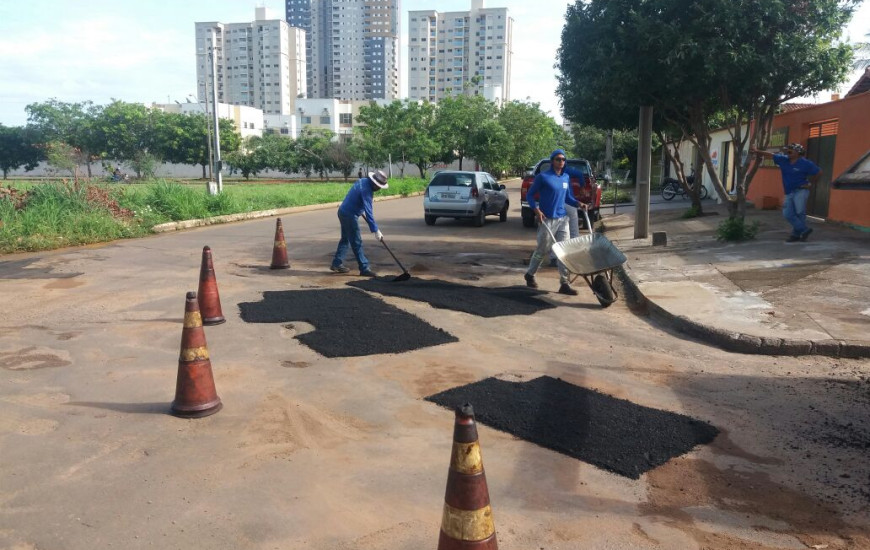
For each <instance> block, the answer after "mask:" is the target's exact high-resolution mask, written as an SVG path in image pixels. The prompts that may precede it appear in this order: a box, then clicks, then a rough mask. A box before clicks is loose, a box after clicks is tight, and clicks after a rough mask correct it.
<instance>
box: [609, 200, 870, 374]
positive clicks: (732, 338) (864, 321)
mask: <svg viewBox="0 0 870 550" xmlns="http://www.w3.org/2000/svg"><path fill="white" fill-rule="evenodd" d="M705 210H706V211H707V215H705V216H703V217H698V218H692V219H683V218H682V213H683V210H682V209H679V210H664V211H654V212H651V214H650V232H649V235H650V237H649V238H647V239H637V240H635V239H634V219H633V216H632V215H631V214H618V215H616V216H612V215H611V216H608V217H605V219H604V226H605V234H606V235H607V236H608V237H609V238H610V239H611V240H612V241H614V242H615V243H616V244H617V246H618V247H619V248H620V249H621V250H622V251H623V252H624V253H625V255H626V256H627V258H628V262H627V264H626V269H625V275H626V277H624V278H623V280H624V282H625V284H626V287H627V291H628V294H629V295H630V297H633V298H634V299H635V300H636V301H637V302H639V303H640V304H641V305H642V306H645V307H646V308H648V310H649V312H650V314H651V315H653V316H655V317H658V318H660V319H662V320H665V321H667V322H668V323H669V325H670V326H671V327H672V328H674V329H676V330H677V331H679V332H681V333H684V334H688V335H690V336H692V337H695V338H698V339H700V340H703V341H706V342H708V343H711V344H715V345H718V346H720V347H723V348H725V349H728V350H731V351H738V352H743V353H763V354H770V355H810V354H812V355H826V356H831V357H851V358H863V357H870V337H868V331H870V262H868V260H870V234H868V233H863V232H861V231H858V230H855V229H850V228H846V227H842V226H838V225H834V224H827V223H824V222H820V221H815V220H811V222H810V226H811V227H812V228H813V229H814V232H813V234H812V235H811V236H810V238H809V239H808V240H807V241H806V242H797V243H786V242H785V238H786V237H787V236H788V229H789V227H788V225H787V223H786V222H785V221H784V220H783V219H782V215H781V213H780V212H779V211H778V210H777V211H765V210H755V209H750V210H749V211H748V214H747V221H749V222H750V223H752V222H758V224H759V231H758V235H757V237H756V238H755V239H754V240H751V241H747V242H742V243H725V242H720V241H718V240H717V239H716V228H717V226H718V225H719V224H720V223H721V222H722V221H723V220H724V219H726V218H727V211H726V209H725V208H724V207H721V206H715V205H713V204H708V205H706V206H705ZM658 231H664V232H665V233H666V234H667V245H665V246H652V244H651V241H652V234H653V232H658Z"/></svg>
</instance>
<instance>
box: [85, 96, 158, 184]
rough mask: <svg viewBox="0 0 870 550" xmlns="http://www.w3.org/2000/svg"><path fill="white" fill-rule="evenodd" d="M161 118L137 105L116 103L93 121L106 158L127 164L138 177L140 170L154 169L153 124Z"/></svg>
mask: <svg viewBox="0 0 870 550" xmlns="http://www.w3.org/2000/svg"><path fill="white" fill-rule="evenodd" d="M162 116H164V113H162V112H161V111H158V110H152V109H148V108H147V107H145V106H144V105H141V104H138V103H125V102H123V101H118V100H115V101H113V102H112V103H110V104H109V105H106V106H105V108H104V109H103V111H102V113H100V116H99V117H98V118H97V120H96V122H95V127H96V131H97V132H98V133H99V134H100V135H101V136H102V140H103V143H104V144H105V153H104V154H105V157H106V158H108V159H113V160H117V161H120V162H126V163H128V164H129V165H130V166H131V167H132V168H133V169H134V170H135V171H136V175H137V176H138V177H142V174H143V169H147V168H149V167H151V168H152V169H153V164H154V158H155V156H156V153H157V147H156V139H155V138H156V134H155V132H154V124H155V122H157V123H158V124H159V123H160V121H155V119H159V118H161V117H162Z"/></svg>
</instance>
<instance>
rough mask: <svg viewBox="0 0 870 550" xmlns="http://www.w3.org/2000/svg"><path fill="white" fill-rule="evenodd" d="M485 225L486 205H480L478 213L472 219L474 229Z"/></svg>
mask: <svg viewBox="0 0 870 550" xmlns="http://www.w3.org/2000/svg"><path fill="white" fill-rule="evenodd" d="M485 223H486V205H485V204H481V205H480V211H479V212H478V213H477V215H476V216H475V217H474V227H483V224H485Z"/></svg>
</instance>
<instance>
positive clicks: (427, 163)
mask: <svg viewBox="0 0 870 550" xmlns="http://www.w3.org/2000/svg"><path fill="white" fill-rule="evenodd" d="M435 112H436V108H435V105H434V104H432V103H429V102H428V101H427V102H423V103H417V102H409V103H408V104H407V107H406V109H405V126H404V144H405V148H404V154H403V158H407V159H408V161H409V162H410V163H411V164H413V165H414V166H416V167H417V169H418V170H420V177H421V178H423V179H426V176H427V172H428V170H429V168H430V167H431V166H432V163H433V162H434V160H435V158H436V156H437V155H438V152H439V151H440V149H441V148H440V147H439V145H438V142H437V141H436V139H435V118H436V115H435Z"/></svg>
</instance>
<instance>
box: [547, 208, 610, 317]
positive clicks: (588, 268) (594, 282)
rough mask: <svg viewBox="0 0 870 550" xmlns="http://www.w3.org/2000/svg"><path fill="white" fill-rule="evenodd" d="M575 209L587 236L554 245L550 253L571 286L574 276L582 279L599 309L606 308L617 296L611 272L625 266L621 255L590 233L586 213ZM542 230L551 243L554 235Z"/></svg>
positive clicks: (590, 226) (596, 234)
mask: <svg viewBox="0 0 870 550" xmlns="http://www.w3.org/2000/svg"><path fill="white" fill-rule="evenodd" d="M578 210H581V211H582V212H583V217H585V218H586V227H588V228H589V234H588V235H581V236H579V237H575V238H573V239H568V240H567V241H562V242H558V243H555V244H554V245H553V254H555V255H556V259H557V260H559V261H560V262H562V265H564V266H565V268H566V269H567V270H568V276H569V282H571V283H573V282H574V281H576V280H577V278H578V277H583V280H584V281H586V284H587V285H589V288H590V289H592V293H593V294H595V297H596V298H598V303H600V304H601V307H607V306H609V305H610V304H612V303H613V302H614V300H616V297H617V296H618V293H617V292H616V289H615V288H614V287H613V270H614V269H615V268H617V267H619V266H621V265H622V264H624V263H625V254H623V253H622V251H621V250H619V249H618V248H616V246H614V244H613V243H612V242H610V240H609V239H608V238H607V237H605V236H604V235H602V234H600V233H595V232H594V231H592V223H591V222H590V221H589V214H587V213H586V210H583V209H582V208H580V209H578ZM544 228H545V229H546V230H547V232H548V233H549V234H550V238H552V239H553V242H555V241H556V236H555V235H553V232H552V231H551V230H550V228H549V227H548V226H547V225H546V224H544Z"/></svg>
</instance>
